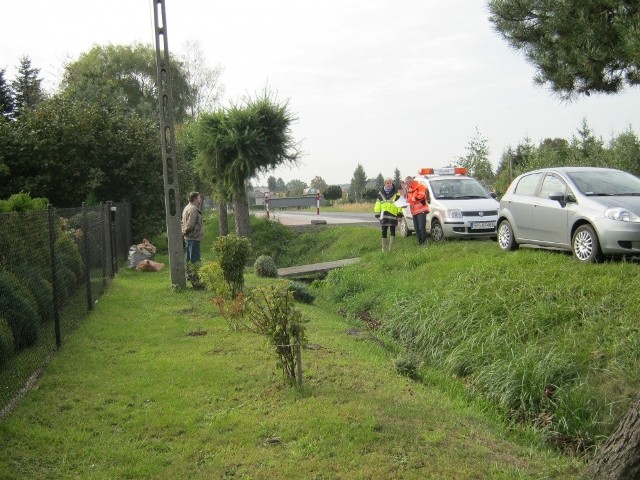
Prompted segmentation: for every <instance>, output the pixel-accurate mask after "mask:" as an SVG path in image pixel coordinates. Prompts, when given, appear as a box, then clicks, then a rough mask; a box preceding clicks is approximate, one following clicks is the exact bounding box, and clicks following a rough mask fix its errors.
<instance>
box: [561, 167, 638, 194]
mask: <svg viewBox="0 0 640 480" xmlns="http://www.w3.org/2000/svg"><path fill="white" fill-rule="evenodd" d="M567 176H568V177H569V178H570V179H571V180H572V181H573V183H574V184H575V186H576V188H577V189H578V190H580V192H582V193H583V194H584V195H587V196H629V195H631V196H640V179H638V177H635V176H634V175H631V174H630V173H627V172H622V171H619V170H583V171H577V172H571V173H567Z"/></svg>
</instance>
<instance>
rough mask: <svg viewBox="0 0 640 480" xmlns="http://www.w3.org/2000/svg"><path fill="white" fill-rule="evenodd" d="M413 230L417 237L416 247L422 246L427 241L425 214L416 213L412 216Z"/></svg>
mask: <svg viewBox="0 0 640 480" xmlns="http://www.w3.org/2000/svg"><path fill="white" fill-rule="evenodd" d="M413 230H414V231H415V232H416V237H418V245H423V244H424V242H426V241H427V213H426V212H424V213H418V214H417V215H414V216H413Z"/></svg>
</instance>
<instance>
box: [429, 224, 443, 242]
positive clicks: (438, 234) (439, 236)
mask: <svg viewBox="0 0 640 480" xmlns="http://www.w3.org/2000/svg"><path fill="white" fill-rule="evenodd" d="M431 239H432V240H433V241H434V242H441V241H442V240H444V230H443V229H442V225H440V221H438V220H434V221H433V223H431Z"/></svg>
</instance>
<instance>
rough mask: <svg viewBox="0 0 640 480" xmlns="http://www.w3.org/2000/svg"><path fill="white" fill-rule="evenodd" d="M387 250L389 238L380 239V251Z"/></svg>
mask: <svg viewBox="0 0 640 480" xmlns="http://www.w3.org/2000/svg"><path fill="white" fill-rule="evenodd" d="M388 250H389V240H388V239H386V238H383V239H382V251H383V252H387V251H388Z"/></svg>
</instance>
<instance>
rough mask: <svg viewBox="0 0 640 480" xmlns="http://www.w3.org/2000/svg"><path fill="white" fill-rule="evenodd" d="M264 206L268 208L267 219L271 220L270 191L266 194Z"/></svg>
mask: <svg viewBox="0 0 640 480" xmlns="http://www.w3.org/2000/svg"><path fill="white" fill-rule="evenodd" d="M264 206H265V208H266V209H267V220H269V192H267V193H265V194H264Z"/></svg>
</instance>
